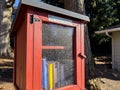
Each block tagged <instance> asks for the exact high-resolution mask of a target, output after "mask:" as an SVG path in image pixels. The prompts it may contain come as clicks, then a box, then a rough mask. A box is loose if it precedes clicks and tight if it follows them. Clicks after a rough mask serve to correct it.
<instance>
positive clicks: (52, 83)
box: [48, 63, 54, 90]
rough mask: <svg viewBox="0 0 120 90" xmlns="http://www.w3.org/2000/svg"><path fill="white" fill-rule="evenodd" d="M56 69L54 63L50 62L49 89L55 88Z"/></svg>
mask: <svg viewBox="0 0 120 90" xmlns="http://www.w3.org/2000/svg"><path fill="white" fill-rule="evenodd" d="M53 75H54V71H53V64H52V63H49V64H48V85H49V90H53V89H54V77H53Z"/></svg>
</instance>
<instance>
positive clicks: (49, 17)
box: [48, 15, 72, 25]
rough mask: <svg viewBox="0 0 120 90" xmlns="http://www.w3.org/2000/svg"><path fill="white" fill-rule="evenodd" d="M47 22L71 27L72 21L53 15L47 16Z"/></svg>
mask: <svg viewBox="0 0 120 90" xmlns="http://www.w3.org/2000/svg"><path fill="white" fill-rule="evenodd" d="M48 20H49V21H52V22H57V23H61V24H67V25H72V20H69V19H65V18H61V17H57V16H53V15H48Z"/></svg>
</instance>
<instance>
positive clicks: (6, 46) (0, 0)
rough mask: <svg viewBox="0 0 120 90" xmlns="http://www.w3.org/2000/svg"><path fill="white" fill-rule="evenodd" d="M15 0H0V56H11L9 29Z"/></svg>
mask: <svg viewBox="0 0 120 90" xmlns="http://www.w3.org/2000/svg"><path fill="white" fill-rule="evenodd" d="M14 2H15V0H0V56H2V57H13V53H12V52H11V49H10V29H11V24H12V21H11V16H12V11H13V7H12V6H13V4H14Z"/></svg>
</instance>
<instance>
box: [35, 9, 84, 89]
mask: <svg viewBox="0 0 120 90" xmlns="http://www.w3.org/2000/svg"><path fill="white" fill-rule="evenodd" d="M48 15H49V14H48V13H43V12H42V11H41V12H40V11H39V12H38V11H37V10H35V13H34V17H35V18H39V20H40V21H38V22H34V25H33V27H34V42H33V43H34V45H33V46H34V52H33V57H34V58H33V60H34V65H33V90H41V89H42V74H41V73H42V22H49V23H53V24H58V25H62V26H70V27H74V28H75V29H76V30H75V38H76V41H75V50H74V53H75V57H74V59H75V63H76V65H75V83H76V84H75V85H69V86H65V87H62V88H58V89H56V90H84V89H85V82H84V81H85V79H84V78H85V77H84V75H85V74H84V73H85V70H84V67H85V66H84V59H85V55H84V24H82V22H81V21H77V20H74V19H70V18H69V17H64V16H62V15H61V16H60V15H55V14H53V13H52V14H50V15H54V16H58V17H61V18H65V19H66V18H67V19H69V20H71V21H72V24H71V25H68V24H63V23H60V22H54V21H49V19H48ZM39 88H40V89H39Z"/></svg>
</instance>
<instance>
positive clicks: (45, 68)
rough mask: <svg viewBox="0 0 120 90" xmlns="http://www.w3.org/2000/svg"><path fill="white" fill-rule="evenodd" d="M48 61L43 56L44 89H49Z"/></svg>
mask: <svg viewBox="0 0 120 90" xmlns="http://www.w3.org/2000/svg"><path fill="white" fill-rule="evenodd" d="M47 75H48V74H47V61H46V58H43V60H42V77H43V79H42V84H43V90H47V89H48V76H47Z"/></svg>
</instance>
